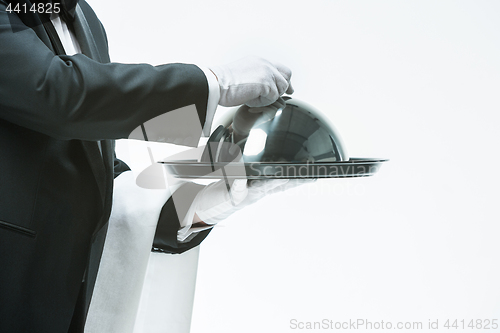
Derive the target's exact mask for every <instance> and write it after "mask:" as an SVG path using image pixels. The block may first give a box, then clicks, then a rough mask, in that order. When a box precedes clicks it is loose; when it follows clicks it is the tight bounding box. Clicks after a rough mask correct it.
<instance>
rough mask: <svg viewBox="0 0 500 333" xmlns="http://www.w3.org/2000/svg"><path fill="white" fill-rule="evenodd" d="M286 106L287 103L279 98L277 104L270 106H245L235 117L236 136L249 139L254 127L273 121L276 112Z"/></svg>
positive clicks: (234, 128)
mask: <svg viewBox="0 0 500 333" xmlns="http://www.w3.org/2000/svg"><path fill="white" fill-rule="evenodd" d="M285 106H286V102H285V101H284V100H283V99H282V98H278V100H277V101H276V102H274V103H273V104H271V105H268V106H262V107H256V108H250V107H248V106H246V105H244V106H242V107H240V108H239V109H238V111H237V112H236V113H235V115H234V118H233V125H232V126H233V130H234V132H235V133H236V134H238V135H240V136H243V137H247V136H248V134H249V133H250V130H251V129H252V128H253V127H256V126H258V125H259V124H262V123H265V122H267V121H270V120H272V119H273V118H274V116H275V115H276V112H278V110H282V109H283V108H284V107H285Z"/></svg>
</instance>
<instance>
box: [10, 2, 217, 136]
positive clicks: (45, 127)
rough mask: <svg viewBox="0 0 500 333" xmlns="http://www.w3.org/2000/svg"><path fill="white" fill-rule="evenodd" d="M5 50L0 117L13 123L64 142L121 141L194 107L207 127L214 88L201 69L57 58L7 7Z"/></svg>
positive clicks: (73, 57)
mask: <svg viewBox="0 0 500 333" xmlns="http://www.w3.org/2000/svg"><path fill="white" fill-rule="evenodd" d="M16 25H19V26H18V27H17V28H18V29H14V31H16V32H13V26H16ZM23 27H24V29H22V28H23ZM0 45H1V48H0V118H1V119H3V120H6V121H8V122H11V123H13V124H17V125H19V126H22V127H25V128H28V129H31V130H34V131H37V132H41V133H44V134H46V135H49V136H52V137H55V138H58V139H80V140H102V139H121V138H127V137H128V135H129V134H130V133H131V132H132V130H133V129H135V128H136V127H137V126H139V125H140V124H142V123H144V122H146V121H147V120H149V119H152V118H154V117H157V116H159V115H162V114H164V113H166V112H169V111H172V110H176V109H179V108H182V107H185V106H188V105H195V106H196V111H197V113H198V117H199V121H200V124H204V123H205V117H206V107H207V99H208V83H207V79H206V76H205V75H204V73H203V71H202V70H201V69H200V68H198V67H197V66H195V65H188V64H167V65H160V66H151V65H147V64H119V63H99V62H97V61H94V60H92V59H90V58H88V57H87V56H85V55H83V54H77V55H74V56H60V55H55V54H54V53H53V52H52V51H51V50H50V49H49V48H48V47H47V46H46V45H45V44H44V43H43V42H42V41H41V40H40V39H39V38H38V36H37V35H36V33H35V32H34V31H33V30H32V29H29V28H28V29H26V27H25V26H24V24H23V23H22V22H21V20H20V19H19V18H18V17H17V16H16V15H15V13H8V12H6V6H5V4H4V3H3V2H0Z"/></svg>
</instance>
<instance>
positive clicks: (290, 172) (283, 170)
mask: <svg viewBox="0 0 500 333" xmlns="http://www.w3.org/2000/svg"><path fill="white" fill-rule="evenodd" d="M386 161H388V160H387V159H379V158H351V159H350V160H349V161H345V162H317V163H312V162H311V163H309V162H307V163H306V162H304V163H286V162H252V163H241V162H231V163H220V162H216V163H210V162H198V161H196V160H180V161H161V162H159V163H162V164H163V165H165V167H166V168H167V170H168V172H169V173H170V174H171V175H173V176H174V177H177V178H203V179H224V178H241V179H244V178H246V179H270V178H271V179H275V178H282V179H295V178H348V177H366V176H371V175H373V174H375V173H376V172H377V171H378V169H379V168H380V166H381V165H382V163H383V162H386Z"/></svg>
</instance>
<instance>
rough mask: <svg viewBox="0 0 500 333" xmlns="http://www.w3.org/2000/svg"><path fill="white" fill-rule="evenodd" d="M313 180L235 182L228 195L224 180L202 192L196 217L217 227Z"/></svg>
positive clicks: (197, 203)
mask: <svg viewBox="0 0 500 333" xmlns="http://www.w3.org/2000/svg"><path fill="white" fill-rule="evenodd" d="M311 181H314V180H311V179H269V180H249V181H248V182H247V180H246V179H237V180H234V181H233V183H232V185H231V188H230V190H229V191H228V189H227V185H226V182H225V181H224V180H221V181H218V182H216V183H212V184H210V185H208V186H206V187H205V188H204V189H203V190H201V191H200V192H199V193H198V195H197V196H196V199H195V200H194V203H193V204H194V205H195V209H196V214H197V215H198V217H199V218H200V219H201V220H202V221H203V222H205V223H206V224H216V223H218V222H220V221H222V220H224V219H226V218H227V217H229V216H230V215H231V214H233V213H235V212H236V211H238V210H240V209H242V208H244V207H246V206H249V205H251V204H253V203H255V202H257V201H259V200H260V199H262V198H263V197H265V196H266V195H269V194H273V193H277V192H282V191H285V190H288V189H290V188H293V187H296V186H298V185H302V184H305V183H309V182H311Z"/></svg>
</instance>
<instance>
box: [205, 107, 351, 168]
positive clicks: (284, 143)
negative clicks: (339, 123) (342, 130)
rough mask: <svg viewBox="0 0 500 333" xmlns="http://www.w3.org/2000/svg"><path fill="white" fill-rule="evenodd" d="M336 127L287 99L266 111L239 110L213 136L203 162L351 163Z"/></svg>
mask: <svg viewBox="0 0 500 333" xmlns="http://www.w3.org/2000/svg"><path fill="white" fill-rule="evenodd" d="M348 160H349V156H348V155H347V152H346V149H345V147H344V145H343V143H342V140H341V138H340V135H339V134H338V132H337V131H336V129H335V128H334V126H333V125H332V124H331V123H330V121H328V119H327V118H326V117H324V116H323V115H322V114H321V112H319V111H318V110H317V109H315V108H314V107H312V106H311V105H309V104H307V103H305V102H302V101H300V100H297V99H293V98H290V97H285V98H283V99H281V98H280V99H279V100H278V101H277V102H276V103H274V104H272V105H270V106H268V107H264V108H258V109H257V108H249V107H247V106H242V107H240V108H239V109H238V110H237V111H236V113H235V114H234V118H233V121H232V122H231V123H230V124H228V125H227V126H225V127H224V126H220V127H219V128H217V129H216V130H215V131H214V132H213V133H212V135H211V137H210V139H209V143H208V144H207V149H206V151H205V152H204V154H203V157H202V159H201V162H212V163H215V162H218V163H220V162H222V163H224V162H232V161H241V162H245V163H253V162H265V163H269V162H288V163H304V162H306V163H316V162H342V161H348Z"/></svg>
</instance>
